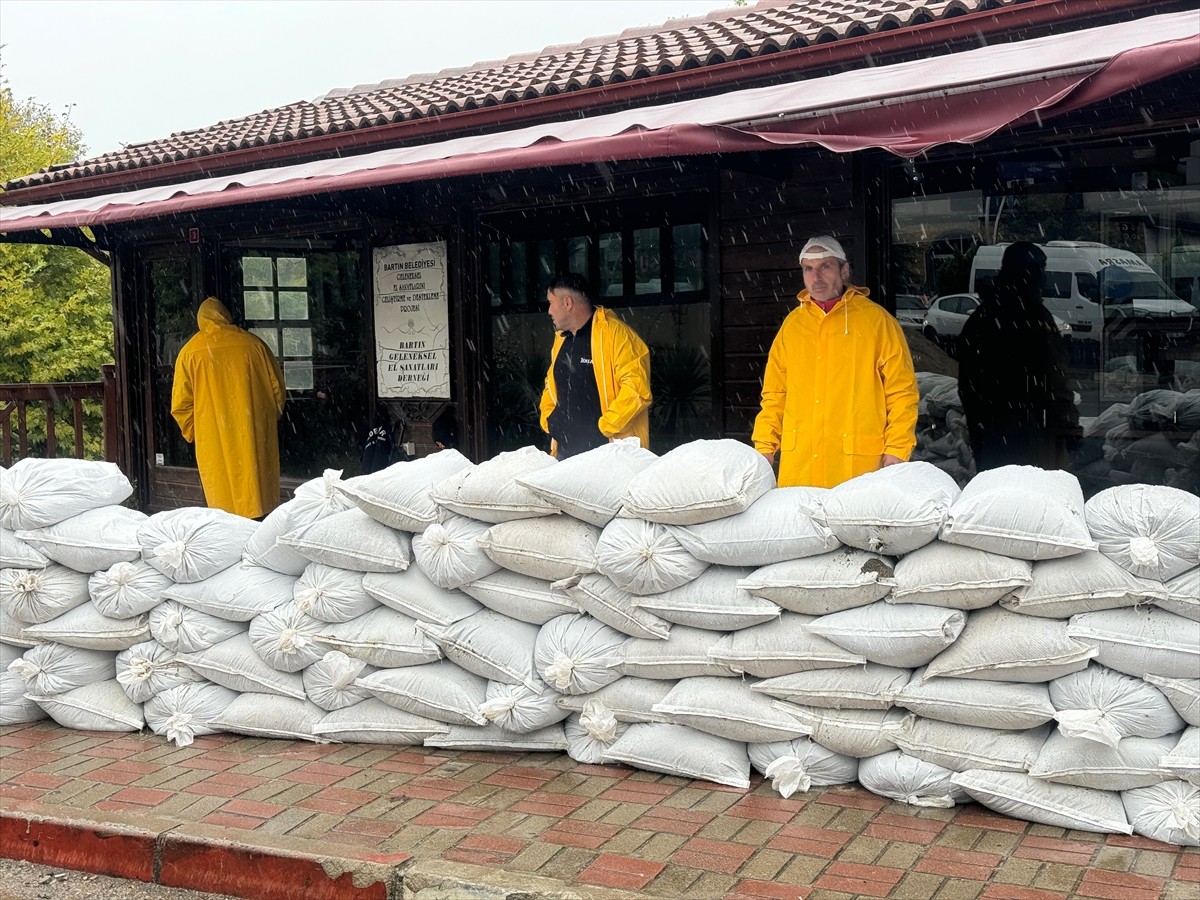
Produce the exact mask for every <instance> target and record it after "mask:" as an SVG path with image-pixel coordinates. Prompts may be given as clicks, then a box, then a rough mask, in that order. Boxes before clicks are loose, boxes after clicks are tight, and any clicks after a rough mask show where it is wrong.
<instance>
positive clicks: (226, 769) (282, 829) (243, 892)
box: [0, 722, 1200, 900]
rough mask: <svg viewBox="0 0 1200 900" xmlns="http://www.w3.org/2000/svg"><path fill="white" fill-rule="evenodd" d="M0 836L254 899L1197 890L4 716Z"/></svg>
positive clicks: (755, 800) (915, 837) (923, 833)
mask: <svg viewBox="0 0 1200 900" xmlns="http://www.w3.org/2000/svg"><path fill="white" fill-rule="evenodd" d="M0 828H2V830H0V839H2V844H0V854H3V855H5V856H10V857H14V858H30V859H34V860H35V861H39V862H47V863H50V864H55V865H61V866H64V867H66V868H79V869H84V870H88V871H102V872H105V873H109V874H122V875H125V876H126V877H135V878H141V879H142V880H157V881H159V882H160V883H163V884H172V885H175V886H181V887H193V888H194V887H201V888H204V889H206V890H210V891H217V892H222V893H230V894H236V895H238V896H246V897H254V898H257V900H269V898H275V897H278V898H282V900H287V898H303V900H316V898H321V897H331V898H342V897H359V896H371V897H377V898H380V900H385V898H391V900H395V898H399V897H405V898H408V897H435V896H436V897H439V898H452V897H455V896H461V895H463V894H465V893H466V892H467V888H466V885H474V887H473V888H472V890H473V891H474V892H475V893H473V896H476V897H497V898H499V897H507V896H510V895H512V896H515V895H516V894H518V893H519V894H520V895H521V896H523V897H536V896H542V897H547V898H549V897H567V896H571V897H580V898H587V897H594V898H612V897H617V896H624V894H623V893H622V892H632V893H633V894H634V895H642V896H651V897H685V898H689V900H704V898H748V900H749V898H753V900H782V898H811V900H841V898H851V897H891V898H897V900H901V898H912V900H930V898H938V900H960V898H961V900H969V898H988V900H998V898H1014V900H1056V898H1076V897H1079V898H1084V897H1086V898H1114V900H1139V898H1163V900H1197V898H1198V897H1200V852H1197V851H1196V850H1195V849H1187V850H1181V849H1180V848H1178V847H1173V846H1169V845H1166V844H1161V843H1158V842H1156V841H1150V840H1147V839H1144V838H1140V837H1125V836H1118V835H1096V834H1090V833H1087V832H1076V831H1064V830H1063V829H1060V828H1050V827H1046V826H1041V825H1030V824H1028V823H1025V822H1020V821H1016V820H1013V819H1007V818H1004V817H1002V816H999V815H996V814H993V813H991V812H989V811H987V810H985V809H983V808H981V807H979V806H976V805H970V806H965V807H958V808H956V809H915V808H912V807H908V806H905V805H903V804H899V803H892V802H890V801H887V800H885V799H883V798H880V797H876V796H874V795H872V794H870V793H868V792H867V791H865V790H863V789H862V788H859V787H857V786H854V787H843V788H826V789H818V790H813V791H812V792H810V793H807V794H803V795H796V796H793V797H792V798H791V799H788V800H784V799H782V798H780V797H779V796H778V794H776V793H775V792H774V791H773V790H772V789H771V786H770V784H769V783H766V784H764V783H763V781H762V779H761V778H757V777H756V778H755V779H754V781H753V782H752V787H751V790H750V791H749V792H748V793H744V792H741V791H737V790H733V789H731V788H726V787H722V786H719V785H712V784H708V783H702V782H695V781H689V780H687V779H684V778H677V777H670V776H663V775H656V774H653V773H648V772H640V771H635V770H632V769H627V768H621V767H616V766H587V765H580V764H578V763H575V762H574V761H572V760H571V759H569V758H568V757H567V756H566V755H565V754H564V755H558V754H485V753H470V752H460V751H445V750H437V751H427V750H425V749H423V748H420V747H416V748H408V747H385V746H379V745H370V744H323V745H318V744H311V743H307V742H294V741H272V740H263V739H257V738H245V737H236V736H233V735H215V736H209V737H201V738H197V740H196V742H195V743H194V744H192V745H191V746H189V747H185V748H177V747H175V746H174V745H172V744H169V743H167V741H166V740H164V739H163V738H160V737H157V736H155V735H153V734H150V733H144V734H104V733H96V732H79V731H70V730H66V729H63V728H60V727H59V726H57V725H55V724H53V723H47V722H41V723H36V724H32V725H22V726H11V727H7V728H0Z"/></svg>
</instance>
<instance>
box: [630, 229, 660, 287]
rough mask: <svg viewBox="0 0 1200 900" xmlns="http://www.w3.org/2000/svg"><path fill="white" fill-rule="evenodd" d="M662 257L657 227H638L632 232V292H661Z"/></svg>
mask: <svg viewBox="0 0 1200 900" xmlns="http://www.w3.org/2000/svg"><path fill="white" fill-rule="evenodd" d="M661 273H662V257H661V254H660V253H659V234H658V229H657V228H639V229H637V230H636V231H634V232H633V292H634V293H635V294H661V293H662V289H663V288H662V274H661Z"/></svg>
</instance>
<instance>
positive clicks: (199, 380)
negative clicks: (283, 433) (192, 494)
mask: <svg viewBox="0 0 1200 900" xmlns="http://www.w3.org/2000/svg"><path fill="white" fill-rule="evenodd" d="M196 322H197V324H198V325H199V326H200V331H199V332H198V333H197V334H195V335H193V336H192V338H191V339H190V340H189V341H188V342H187V343H186V344H184V345H183V349H181V350H180V351H179V357H178V358H177V359H176V360H175V382H174V384H173V385H172V388H171V415H172V416H174V417H175V421H176V422H178V423H179V430H180V431H182V432H183V438H184V440H186V441H187V442H188V443H195V445H196V463H197V466H198V467H199V469H200V482H201V484H203V485H204V499H205V500H206V501H207V503H208V505H209V506H211V507H214V508H216V509H224V510H227V511H228V512H231V513H236V514H237V515H240V516H247V517H248V518H257V517H258V516H262V515H265V514H267V513H269V512H270V511H271V510H272V509H274V508H275V507H276V506H277V505H278V504H279V426H278V420H279V416H280V415H281V414H282V413H283V402H284V399H285V397H286V395H285V393H284V387H283V371H282V370H281V369H280V367H279V361H278V360H277V359H276V358H275V354H274V353H272V352H271V349H270V348H269V347H268V346H267V345H266V344H264V343H263V342H262V341H261V340H259V338H257V337H255V336H254V335H252V334H251V333H250V332H248V331H246V330H245V329H242V328H238V327H237V326H236V325H234V324H233V323H232V320H231V318H230V315H229V310H228V309H226V308H225V305H224V304H223V303H222V302H221V301H220V300H218V299H217V298H216V297H209V298H208V299H207V300H205V301H204V302H203V303H201V304H200V310H199V311H198V312H197V313H196Z"/></svg>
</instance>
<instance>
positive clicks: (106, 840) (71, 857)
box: [0, 799, 647, 900]
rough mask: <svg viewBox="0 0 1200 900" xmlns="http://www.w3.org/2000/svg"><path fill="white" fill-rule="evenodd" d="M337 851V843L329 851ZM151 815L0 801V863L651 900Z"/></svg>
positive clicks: (247, 881)
mask: <svg viewBox="0 0 1200 900" xmlns="http://www.w3.org/2000/svg"><path fill="white" fill-rule="evenodd" d="M332 846H333V847H335V848H337V845H332ZM330 848H331V845H330V844H328V843H322V842H317V841H309V840H304V839H301V838H289V837H286V836H279V835H270V834H262V835H258V834H255V835H254V843H247V842H245V841H236V840H230V839H229V836H228V830H227V829H223V828H219V827H216V826H213V825H205V824H202V823H195V822H193V823H172V822H170V821H168V820H165V819H161V818H157V817H154V816H150V815H141V814H138V813H131V812H106V813H104V815H103V816H97V815H95V814H89V812H88V811H87V810H75V809H66V808H64V807H60V806H52V805H48V804H43V803H38V802H36V801H27V800H26V801H12V800H3V799H0V857H6V858H9V859H20V860H24V861H26V862H32V863H37V864H39V865H47V866H55V867H59V868H63V869H71V870H74V871H80V872H90V873H92V874H96V875H111V876H115V877H118V878H126V879H131V880H135V881H143V882H149V883H153V884H160V885H163V886H164V887H178V888H187V889H190V890H199V891H208V892H211V893H219V894H228V895H230V896H232V897H244V898H248V900H647V895H645V894H641V893H636V892H630V891H622V890H614V889H613V888H601V887H591V886H588V885H576V884H567V883H565V882H563V881H561V880H558V879H555V878H547V877H544V876H540V875H534V874H525V873H518V872H510V871H505V870H502V869H493V868H490V867H487V866H479V865H471V864H468V863H456V862H449V861H446V860H441V859H436V860H419V859H415V858H414V857H413V856H412V855H411V854H408V853H389V854H380V853H373V852H370V851H362V852H358V853H355V852H354V848H352V847H348V846H347V847H346V848H345V853H339V852H337V851H338V850H340V849H341V848H337V849H335V851H334V852H332V853H331V852H330Z"/></svg>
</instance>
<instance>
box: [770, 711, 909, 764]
mask: <svg viewBox="0 0 1200 900" xmlns="http://www.w3.org/2000/svg"><path fill="white" fill-rule="evenodd" d="M774 702H775V704H776V705H778V706H786V707H787V710H788V714H789V715H791V716H794V717H795V719H796V720H797V721H798V722H799V723H800V724H801V725H804V726H806V727H807V728H808V730H809V732H810V734H809V736H810V737H811V738H812V739H813V740H814V741H816V742H817V743H818V744H820V745H821V746H822V747H827V748H828V749H830V750H832V751H834V752H835V753H841V754H843V755H844V756H852V757H854V758H855V759H864V758H865V757H868V756H877V755H878V754H880V753H887V752H888V751H889V750H895V749H896V737H897V735H898V734H900V732H901V729H902V728H903V725H904V722H905V720H906V719H909V718H912V717H911V716H906V715H905V714H904V713H903V712H901V711H900V710H898V709H889V710H880V709H821V708H819V707H816V706H800V705H798V704H792V703H785V702H784V701H782V700H776V701H774Z"/></svg>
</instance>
